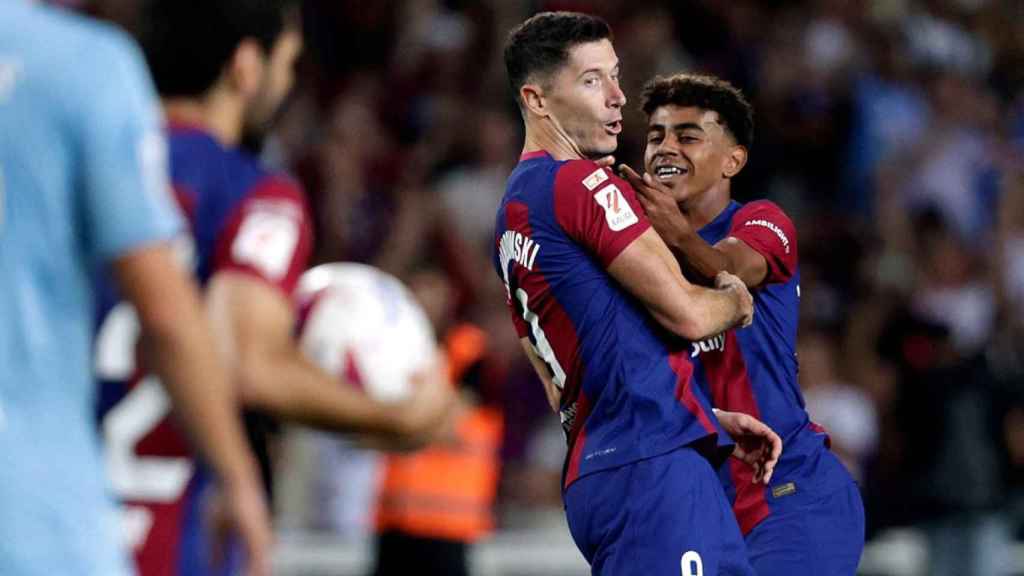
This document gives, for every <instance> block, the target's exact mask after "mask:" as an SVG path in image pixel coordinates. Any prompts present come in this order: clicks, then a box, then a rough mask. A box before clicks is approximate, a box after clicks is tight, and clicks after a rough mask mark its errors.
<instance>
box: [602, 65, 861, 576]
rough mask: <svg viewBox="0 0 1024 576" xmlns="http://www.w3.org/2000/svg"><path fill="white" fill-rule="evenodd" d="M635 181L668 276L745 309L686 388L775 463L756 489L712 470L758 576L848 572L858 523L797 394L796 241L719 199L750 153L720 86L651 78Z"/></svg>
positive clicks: (749, 133)
mask: <svg viewBox="0 0 1024 576" xmlns="http://www.w3.org/2000/svg"><path fill="white" fill-rule="evenodd" d="M642 105H643V109H644V111H645V112H646V113H647V115H648V125H647V145H646V151H645V154H644V164H645V166H644V167H645V171H646V174H645V175H644V176H643V177H640V176H639V175H637V174H636V173H635V172H633V171H632V170H630V169H629V168H628V167H623V168H622V171H623V172H624V173H625V174H626V175H627V177H628V179H629V180H630V182H631V183H632V184H633V186H634V188H635V189H636V191H637V193H638V196H639V199H640V203H641V204H642V205H643V207H644V211H645V212H646V214H647V216H648V218H649V219H650V221H651V224H652V225H653V226H654V228H655V229H656V230H657V231H658V233H659V234H660V235H661V237H662V238H664V239H665V241H666V243H667V244H668V246H669V247H670V248H671V249H672V252H673V253H674V254H675V256H676V257H677V258H678V259H679V262H680V264H681V265H682V266H683V267H684V268H686V269H687V270H688V271H690V272H691V273H692V275H693V276H695V277H697V278H701V279H703V280H704V281H711V280H712V279H714V278H715V277H716V276H717V275H718V274H719V273H721V272H722V271H728V272H730V273H733V274H736V275H737V276H739V278H740V279H741V280H743V282H744V284H746V285H747V286H748V287H749V289H750V292H751V294H752V295H753V297H754V308H755V310H756V313H755V316H754V321H753V323H752V324H751V326H749V327H747V328H745V329H743V330H728V331H726V332H724V333H722V334H718V335H716V336H714V337H712V338H710V339H706V340H702V341H700V342H694V343H693V347H692V353H691V356H692V357H693V363H694V377H695V379H696V381H697V382H698V383H699V384H700V387H701V389H703V390H704V391H705V393H706V394H707V395H708V397H709V398H711V402H712V403H713V404H714V405H715V406H717V407H719V408H723V409H725V410H733V411H738V412H743V413H745V414H749V415H751V416H754V417H756V418H758V419H760V420H763V421H764V422H765V423H766V424H768V425H769V426H770V427H771V428H772V429H773V430H775V431H776V432H778V433H779V435H780V436H782V441H783V444H784V446H785V447H786V448H785V451H784V452H783V453H782V457H781V458H780V460H779V463H778V465H777V466H776V467H775V473H774V475H773V478H772V481H771V483H770V484H769V485H767V486H765V485H763V484H760V485H759V484H754V483H752V482H751V478H753V477H754V475H755V473H756V471H755V470H754V469H753V468H751V467H750V466H748V465H747V464H745V463H744V462H742V461H740V460H737V459H731V460H730V461H729V463H728V465H726V466H723V467H722V468H721V469H720V476H721V480H722V483H723V486H724V488H725V491H726V494H727V495H728V496H729V498H730V500H731V501H732V503H733V511H734V512H735V514H736V519H737V521H738V522H739V525H740V528H741V529H742V530H743V533H744V535H745V538H746V542H747V549H748V551H749V554H750V561H751V564H752V565H753V567H754V569H755V571H756V572H757V574H758V576H782V575H789V574H815V575H823V576H833V575H834V576H849V575H852V574H854V573H855V572H856V570H857V564H858V562H859V559H860V553H861V550H862V549H863V546H864V510H863V505H862V502H861V498H860V493H859V491H858V489H857V486H856V484H855V483H854V481H853V479H852V478H851V476H850V475H849V473H847V471H846V469H845V468H844V467H843V465H842V464H841V463H840V462H839V460H838V459H837V458H836V456H835V455H833V454H832V452H830V451H829V450H828V438H827V436H826V435H825V433H824V431H823V430H822V429H821V428H820V427H818V426H817V425H816V424H814V423H813V422H811V420H810V418H809V417H808V415H807V412H806V410H805V409H804V400H803V396H802V395H801V393H800V388H799V385H798V383H797V358H796V334H797V324H798V317H799V303H800V270H799V260H798V251H797V234H796V230H795V228H794V226H793V222H792V221H791V220H790V219H789V218H788V217H787V216H786V214H785V213H784V212H783V211H782V210H781V209H780V208H779V207H778V206H777V205H775V204H774V203H772V202H768V201H763V200H762V201H755V202H750V203H748V204H740V203H738V202H735V201H733V200H732V197H731V186H730V185H731V181H732V178H733V177H735V176H736V175H737V174H738V173H739V172H740V171H741V170H742V169H743V166H744V165H745V163H746V161H747V154H748V150H749V149H750V145H751V142H752V140H753V109H752V108H751V106H750V104H749V103H748V102H747V100H746V99H745V98H744V97H743V94H742V93H741V92H739V91H738V90H737V89H736V88H734V87H733V86H731V85H730V84H728V83H727V82H725V81H723V80H721V79H718V78H714V77H710V76H702V75H689V74H679V75H675V76H672V77H668V78H655V79H654V80H652V81H651V82H649V83H648V84H647V86H646V87H645V90H644V93H643V102H642Z"/></svg>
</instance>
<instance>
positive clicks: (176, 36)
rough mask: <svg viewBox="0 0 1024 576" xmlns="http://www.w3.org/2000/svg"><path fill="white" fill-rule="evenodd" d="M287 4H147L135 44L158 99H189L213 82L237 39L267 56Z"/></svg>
mask: <svg viewBox="0 0 1024 576" xmlns="http://www.w3.org/2000/svg"><path fill="white" fill-rule="evenodd" d="M289 4H291V1H290V0H148V1H147V2H146V3H145V7H144V18H143V19H142V21H143V25H142V27H141V30H140V32H139V34H140V38H139V39H140V43H141V44H142V48H143V50H144V52H145V54H146V61H147V62H148V64H149V69H150V72H151V73H152V74H153V79H154V81H155V83H156V88H157V91H158V92H159V93H160V95H161V96H184V97H193V96H199V95H202V94H204V93H206V92H207V91H208V90H209V89H210V88H212V87H213V85H214V84H215V83H216V82H217V79H218V78H219V77H220V74H221V72H222V71H223V70H224V67H225V66H226V65H227V64H228V62H230V60H231V58H232V56H233V55H234V53H235V50H236V49H237V48H238V45H239V44H240V43H241V42H242V40H244V39H246V38H249V39H252V40H255V41H256V42H257V43H259V45H260V46H261V47H262V48H263V49H264V50H265V51H266V52H267V53H268V54H269V53H270V51H271V50H272V49H273V47H274V44H275V43H276V42H277V39H278V37H279V36H280V35H281V32H282V31H283V30H284V28H285V23H286V17H287V8H288V6H289Z"/></svg>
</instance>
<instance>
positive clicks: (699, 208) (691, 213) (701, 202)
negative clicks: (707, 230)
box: [679, 180, 732, 230]
mask: <svg viewBox="0 0 1024 576" xmlns="http://www.w3.org/2000/svg"><path fill="white" fill-rule="evenodd" d="M730 200H732V192H731V190H730V188H729V181H728V180H722V181H721V182H719V183H718V184H715V185H714V186H712V187H711V188H709V189H708V190H705V191H704V192H701V193H700V194H697V195H696V196H694V197H693V198H690V199H689V200H687V201H686V202H683V203H681V204H680V205H679V209H680V210H682V212H683V214H685V215H686V217H687V218H688V219H689V220H690V223H691V225H692V226H693V229H694V230H700V229H701V228H703V227H705V226H707V225H708V224H709V223H711V222H712V221H713V220H714V219H715V218H718V215H719V214H721V213H722V212H723V211H724V210H725V209H726V208H728V207H729V201H730Z"/></svg>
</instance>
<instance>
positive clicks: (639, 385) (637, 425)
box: [493, 152, 732, 488]
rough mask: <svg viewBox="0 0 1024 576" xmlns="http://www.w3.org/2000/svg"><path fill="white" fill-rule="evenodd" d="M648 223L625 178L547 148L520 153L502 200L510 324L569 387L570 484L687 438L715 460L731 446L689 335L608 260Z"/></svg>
mask: <svg viewBox="0 0 1024 576" xmlns="http://www.w3.org/2000/svg"><path fill="white" fill-rule="evenodd" d="M649 228H650V223H649V222H648V221H647V219H646V217H645V216H644V213H643V210H642V208H641V207H640V205H639V202H638V201H637V199H636V193H635V192H634V191H633V189H632V188H631V187H630V185H629V184H628V183H627V182H625V181H624V180H622V179H620V178H618V177H617V176H615V175H614V174H612V173H611V172H609V171H608V170H605V169H603V168H599V167H598V166H597V164H595V163H594V162H592V161H589V160H569V161H556V160H554V159H553V158H552V157H551V156H550V155H549V154H547V153H546V152H535V153H529V154H525V155H523V157H522V158H521V160H520V163H519V165H518V166H517V167H516V168H515V170H514V171H513V172H512V175H511V176H510V177H509V179H508V185H507V188H506V192H505V196H504V198H503V199H502V202H501V204H500V206H499V208H498V213H497V217H496V223H495V239H494V246H493V249H494V253H493V257H494V265H495V268H496V270H497V272H498V274H499V276H500V277H501V279H502V281H503V282H504V284H505V288H506V292H507V293H506V296H507V300H508V305H509V308H510V311H511V312H512V318H513V323H514V324H515V326H516V330H517V332H518V334H519V336H520V337H521V338H529V341H530V343H531V344H532V345H533V348H534V350H535V351H536V353H537V356H538V357H539V358H541V359H542V360H543V361H544V362H545V364H546V365H547V367H548V370H549V372H550V376H551V380H552V381H553V382H554V384H555V385H556V386H557V387H558V388H559V389H560V390H561V406H560V417H561V420H562V427H563V430H564V431H565V434H566V438H567V441H568V444H569V452H568V456H567V458H566V463H565V468H564V471H563V488H567V487H568V486H569V485H570V484H571V483H572V482H573V481H575V480H576V479H578V478H580V477H582V476H585V475H587V474H590V473H593V472H597V471H599V470H604V469H608V468H613V467H617V466H622V465H624V464H628V463H630V462H635V461H638V460H642V459H645V458H650V457H653V456H658V455H660V454H664V453H667V452H669V451H672V450H674V449H677V448H679V447H681V446H686V445H693V446H694V447H695V448H696V449H698V450H699V451H700V452H701V453H702V454H703V455H704V456H705V457H707V458H708V459H709V460H711V461H712V464H713V465H714V466H718V465H719V464H720V463H721V462H722V460H723V459H724V458H725V456H727V455H728V454H729V453H730V452H731V449H732V441H731V439H730V438H729V436H728V435H727V434H726V433H725V432H724V431H723V430H722V429H721V428H720V427H719V425H718V421H717V419H716V418H715V416H714V414H713V413H712V411H711V405H710V404H709V402H708V399H707V397H706V396H705V393H704V392H703V391H701V390H700V388H699V387H698V386H697V385H696V383H695V381H694V379H693V364H692V363H691V359H690V350H691V344H690V342H688V341H685V340H683V339H681V338H678V337H676V336H674V335H672V334H670V333H669V332H668V331H666V330H665V329H663V328H662V327H661V326H660V325H659V324H658V323H657V321H656V320H655V319H654V318H653V317H651V315H650V314H649V313H648V312H647V310H646V309H645V308H644V306H643V304H642V303H640V302H639V301H637V300H636V299H635V298H633V297H632V296H631V295H630V294H628V293H627V292H626V291H625V290H624V289H623V288H622V286H620V285H619V284H618V283H617V282H616V281H615V280H614V278H612V277H611V276H610V275H609V274H608V272H607V271H606V268H607V267H608V266H609V264H611V262H612V261H613V260H614V259H615V258H616V256H618V255H619V254H620V253H621V252H622V251H623V250H624V249H625V248H626V247H627V246H628V245H629V244H630V243H632V242H633V241H634V240H636V239H637V237H639V236H640V235H641V234H642V233H643V232H644V231H646V230H648V229H649Z"/></svg>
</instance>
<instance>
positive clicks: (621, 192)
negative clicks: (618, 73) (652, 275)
mask: <svg viewBox="0 0 1024 576" xmlns="http://www.w3.org/2000/svg"><path fill="white" fill-rule="evenodd" d="M554 196H555V198H554V201H555V217H556V219H557V220H558V223H559V225H560V226H561V227H562V229H563V230H564V231H565V232H566V234H568V235H569V237H571V238H572V239H573V240H575V241H576V242H577V243H579V244H580V245H582V246H585V247H586V248H587V249H588V250H589V251H590V252H591V253H593V254H594V255H595V256H596V257H597V258H598V259H599V260H600V261H601V263H602V264H604V266H605V267H607V266H608V265H609V264H611V262H612V260H615V257H616V256H618V255H619V253H621V252H622V251H623V250H624V249H625V248H626V246H629V244H630V243H632V242H633V241H634V240H636V239H637V237H639V236H640V235H641V234H643V233H644V232H645V231H646V230H647V229H648V228H650V227H651V224H650V222H648V221H647V216H646V215H645V214H644V211H643V208H642V207H641V206H640V202H639V200H637V198H636V192H635V191H634V190H633V187H632V186H630V185H629V183H628V182H626V181H625V180H623V179H621V178H619V177H618V176H615V175H614V174H612V173H611V172H610V171H609V170H607V169H604V168H599V167H598V166H597V164H595V163H594V162H591V161H589V160H570V161H569V162H566V163H565V164H563V165H562V166H561V167H560V168H559V170H558V174H557V175H556V176H555V191H554Z"/></svg>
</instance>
